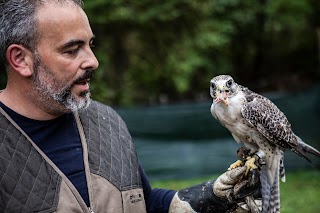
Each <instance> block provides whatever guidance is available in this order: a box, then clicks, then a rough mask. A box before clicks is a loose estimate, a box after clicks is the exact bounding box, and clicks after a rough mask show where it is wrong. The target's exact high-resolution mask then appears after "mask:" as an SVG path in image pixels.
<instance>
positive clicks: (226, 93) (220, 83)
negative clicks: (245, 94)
mask: <svg viewBox="0 0 320 213" xmlns="http://www.w3.org/2000/svg"><path fill="white" fill-rule="evenodd" d="M237 91H238V85H237V84H236V83H235V82H234V80H233V78H232V77H231V76H229V75H219V76H216V77H214V78H213V79H211V81H210V95H211V97H212V98H213V99H214V101H215V102H216V103H219V102H222V103H224V104H226V105H227V106H228V105H229V98H231V97H233V96H235V95H236V94H237Z"/></svg>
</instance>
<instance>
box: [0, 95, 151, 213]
mask: <svg viewBox="0 0 320 213" xmlns="http://www.w3.org/2000/svg"><path fill="white" fill-rule="evenodd" d="M0 112H1V113H0V158H1V159H0V212H14V213H16V212H43V213H44V212H59V213H60V212H63V213H64V212H68V213H71V212H98V213H100V212H101V213H103V212H112V213H118V212H119V213H137V212H139V213H140V212H141V213H143V212H146V207H145V199H144V195H143V190H142V183H141V177H140V173H139V163H138V159H137V155H136V151H135V149H134V146H133V143H132V141H131V136H130V134H129V132H128V130H127V127H126V125H125V123H124V122H123V120H122V119H121V118H120V117H119V115H118V114H117V113H116V112H115V111H114V110H112V109H111V108H110V107H107V106H105V105H102V104H100V103H98V102H94V101H93V102H92V103H91V105H90V106H89V107H88V109H86V110H83V111H81V112H79V114H78V113H75V114H74V115H75V118H76V121H77V125H78V130H79V133H80V138H81V142H82V147H83V153H84V165H85V170H86V177H87V184H88V191H89V197H90V204H91V208H90V209H88V207H87V206H86V204H85V202H84V201H83V199H82V198H81V196H80V194H79V193H78V191H77V190H76V188H75V187H74V186H73V184H72V183H71V182H70V181H69V179H68V178H67V177H66V176H65V175H64V174H63V173H62V172H61V171H60V170H59V169H58V168H57V166H56V165H54V163H53V162H52V161H51V160H50V159H49V158H48V157H47V156H46V155H45V154H44V153H43V152H42V151H41V150H40V149H39V148H38V147H37V146H36V145H35V143H34V142H33V141H32V140H31V139H30V138H29V137H28V135H26V134H25V133H24V132H23V131H22V130H21V129H20V127H19V126H17V124H16V123H15V122H14V121H13V120H12V119H11V118H10V117H9V116H8V115H7V114H6V113H5V112H4V111H3V110H2V109H1V108H0Z"/></svg>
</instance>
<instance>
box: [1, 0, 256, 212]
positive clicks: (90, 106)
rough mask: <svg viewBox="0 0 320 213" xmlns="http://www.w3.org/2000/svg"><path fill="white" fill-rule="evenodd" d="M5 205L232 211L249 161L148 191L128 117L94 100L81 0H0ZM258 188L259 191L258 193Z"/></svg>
mask: <svg viewBox="0 0 320 213" xmlns="http://www.w3.org/2000/svg"><path fill="white" fill-rule="evenodd" d="M0 2H1V3H0V25H1V31H0V56H1V58H2V60H3V61H2V62H3V63H4V64H5V66H6V71H7V75H8V81H7V86H6V88H5V89H4V90H2V91H1V92H0V157H1V160H0V211H1V212H113V213H115V212H135V213H136V212H171V213H177V212H195V211H196V212H211V211H212V212H213V211H214V212H226V211H229V210H231V209H233V208H235V207H236V206H237V203H236V202H235V201H233V200H232V199H234V198H235V197H236V196H234V195H233V193H232V190H233V186H234V185H235V184H236V183H238V182H239V181H240V179H241V178H242V177H243V174H244V171H245V168H242V167H240V168H237V169H234V170H232V171H229V172H227V173H224V174H222V175H221V176H220V177H219V178H218V179H217V180H216V181H208V182H206V183H203V184H200V185H197V186H192V187H189V188H187V189H183V190H180V191H178V192H176V191H173V190H166V189H151V186H150V184H149V182H148V179H147V177H146V175H145V173H144V171H143V169H142V168H141V166H140V164H139V161H138V159H137V155H136V151H135V149H134V147H133V144H132V141H131V137H130V134H129V133H128V130H127V128H126V125H125V123H124V122H123V121H122V120H121V118H120V117H119V116H118V115H117V114H116V113H115V112H114V111H113V110H112V109H111V108H110V107H108V106H105V105H103V104H101V103H98V102H95V101H91V99H90V90H89V81H90V79H91V78H92V72H93V71H94V70H95V69H97V68H98V61H97V59H96V57H95V56H94V54H93V52H92V50H91V48H92V45H93V39H94V34H93V33H92V31H91V28H90V25H89V21H88V19H87V16H86V14H85V12H84V11H83V9H82V1H81V0H0ZM252 191H254V190H252Z"/></svg>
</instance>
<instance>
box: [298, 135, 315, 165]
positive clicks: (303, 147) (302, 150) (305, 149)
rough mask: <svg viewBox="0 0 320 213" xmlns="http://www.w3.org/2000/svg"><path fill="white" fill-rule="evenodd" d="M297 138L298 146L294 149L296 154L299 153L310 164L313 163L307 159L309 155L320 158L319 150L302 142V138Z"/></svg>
mask: <svg viewBox="0 0 320 213" xmlns="http://www.w3.org/2000/svg"><path fill="white" fill-rule="evenodd" d="M296 138H297V140H298V145H297V146H296V147H294V152H295V153H297V154H298V155H300V156H301V157H304V158H305V159H306V160H307V161H309V162H310V163H311V161H310V159H309V158H308V157H307V153H310V154H312V155H315V156H317V157H319V158H320V152H319V151H318V150H317V149H315V148H314V147H312V146H310V145H308V144H306V143H305V142H303V141H302V140H301V138H299V137H298V136H297V135H296Z"/></svg>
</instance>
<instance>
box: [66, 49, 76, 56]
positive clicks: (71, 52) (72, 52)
mask: <svg viewBox="0 0 320 213" xmlns="http://www.w3.org/2000/svg"><path fill="white" fill-rule="evenodd" d="M78 52H79V48H76V49H71V50H68V51H66V53H68V54H70V55H75V54H77V53H78Z"/></svg>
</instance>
